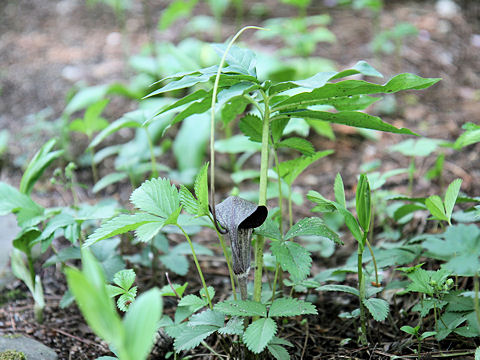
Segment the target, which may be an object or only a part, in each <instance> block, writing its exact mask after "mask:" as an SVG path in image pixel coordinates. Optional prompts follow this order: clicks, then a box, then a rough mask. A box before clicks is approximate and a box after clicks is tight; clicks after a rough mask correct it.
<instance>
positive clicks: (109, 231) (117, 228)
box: [83, 212, 161, 247]
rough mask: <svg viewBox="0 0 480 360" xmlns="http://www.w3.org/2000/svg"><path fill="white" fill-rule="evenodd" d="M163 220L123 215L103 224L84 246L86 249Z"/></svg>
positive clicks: (144, 215) (145, 216)
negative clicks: (99, 242)
mask: <svg viewBox="0 0 480 360" xmlns="http://www.w3.org/2000/svg"><path fill="white" fill-rule="evenodd" d="M159 220H161V219H160V218H158V217H157V216H154V215H150V214H147V213H142V212H139V213H136V214H134V215H128V214H121V215H119V216H117V217H115V218H113V219H111V220H108V221H106V222H105V223H103V224H102V225H101V226H100V227H99V228H98V229H97V230H95V232H94V233H93V234H91V235H90V236H89V237H88V238H87V241H85V243H84V244H83V246H84V247H86V246H90V245H92V244H94V243H96V242H97V241H100V240H103V239H107V238H111V237H113V236H115V235H119V234H124V233H126V232H128V231H132V230H135V229H137V228H138V227H140V226H141V225H144V224H147V223H152V222H158V221H159Z"/></svg>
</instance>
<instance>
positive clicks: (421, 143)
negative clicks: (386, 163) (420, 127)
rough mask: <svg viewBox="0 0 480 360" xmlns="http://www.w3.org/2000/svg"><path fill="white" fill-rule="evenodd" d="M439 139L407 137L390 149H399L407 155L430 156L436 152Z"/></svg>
mask: <svg viewBox="0 0 480 360" xmlns="http://www.w3.org/2000/svg"><path fill="white" fill-rule="evenodd" d="M438 144H439V140H436V139H428V138H421V139H418V140H413V139H407V140H405V141H402V142H400V143H398V144H395V145H393V146H391V147H390V149H389V150H390V151H398V152H399V153H401V154H403V155H405V156H428V155H430V154H431V153H432V152H434V151H435V150H436V149H437V147H438Z"/></svg>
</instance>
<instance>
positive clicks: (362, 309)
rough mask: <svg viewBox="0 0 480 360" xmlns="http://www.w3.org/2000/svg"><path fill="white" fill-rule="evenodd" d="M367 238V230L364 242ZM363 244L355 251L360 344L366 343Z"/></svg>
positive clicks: (364, 234)
mask: <svg viewBox="0 0 480 360" xmlns="http://www.w3.org/2000/svg"><path fill="white" fill-rule="evenodd" d="M366 239H367V232H364V233H363V241H362V243H363V244H365V242H366ZM364 249H365V246H364V245H362V246H360V245H359V246H358V251H357V269H358V300H359V302H360V327H361V330H360V331H361V334H360V336H359V342H360V343H361V344H362V345H366V344H367V318H366V313H365V306H364V305H363V299H364V298H365V283H364V281H365V278H364V277H363V250H364Z"/></svg>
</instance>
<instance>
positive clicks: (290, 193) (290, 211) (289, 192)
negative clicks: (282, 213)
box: [288, 186, 293, 227]
mask: <svg viewBox="0 0 480 360" xmlns="http://www.w3.org/2000/svg"><path fill="white" fill-rule="evenodd" d="M288 226H290V227H292V226H293V209H292V187H291V186H289V187H288Z"/></svg>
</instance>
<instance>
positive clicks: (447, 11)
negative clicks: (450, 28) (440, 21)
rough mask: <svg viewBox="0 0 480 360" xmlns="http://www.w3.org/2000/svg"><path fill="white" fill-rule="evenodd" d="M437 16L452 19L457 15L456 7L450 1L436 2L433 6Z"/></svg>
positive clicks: (439, 0) (440, 0)
mask: <svg viewBox="0 0 480 360" xmlns="http://www.w3.org/2000/svg"><path fill="white" fill-rule="evenodd" d="M435 10H437V13H438V15H440V16H441V17H444V18H452V17H454V16H455V15H457V13H458V10H459V8H458V5H457V4H456V3H455V2H454V1H452V0H438V1H437V3H436V4H435Z"/></svg>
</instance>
